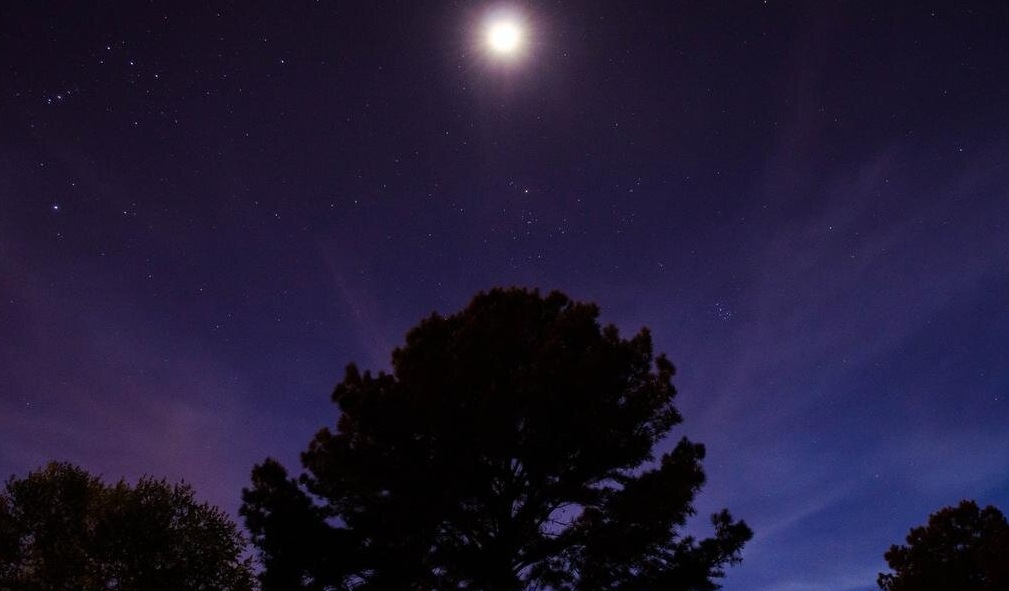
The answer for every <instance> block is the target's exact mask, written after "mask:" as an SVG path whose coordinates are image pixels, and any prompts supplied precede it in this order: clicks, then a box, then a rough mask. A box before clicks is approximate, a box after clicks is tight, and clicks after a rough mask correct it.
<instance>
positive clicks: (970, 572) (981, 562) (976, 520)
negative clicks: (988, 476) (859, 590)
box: [878, 501, 1009, 591]
mask: <svg viewBox="0 0 1009 591" xmlns="http://www.w3.org/2000/svg"><path fill="white" fill-rule="evenodd" d="M885 557H886V561H887V563H888V564H889V565H890V568H891V569H893V571H894V572H893V573H890V574H884V573H880V575H879V579H878V583H879V587H880V588H881V589H883V590H885V591H950V590H956V591H1005V590H1006V589H1009V523H1006V518H1005V516H1003V515H1002V513H1001V512H1000V511H999V510H998V509H996V508H995V507H992V506H988V507H985V508H984V509H980V508H978V506H977V503H975V502H974V501H961V502H960V505H959V506H957V507H946V508H944V509H942V510H940V511H939V512H937V513H934V514H932V515H931V516H930V517H929V519H928V525H926V526H923V527H916V528H914V529H912V530H911V533H909V534H908V535H907V545H906V546H896V545H895V546H891V547H890V550H889V551H887V553H886V555H885Z"/></svg>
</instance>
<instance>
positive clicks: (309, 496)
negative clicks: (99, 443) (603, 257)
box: [242, 289, 751, 591]
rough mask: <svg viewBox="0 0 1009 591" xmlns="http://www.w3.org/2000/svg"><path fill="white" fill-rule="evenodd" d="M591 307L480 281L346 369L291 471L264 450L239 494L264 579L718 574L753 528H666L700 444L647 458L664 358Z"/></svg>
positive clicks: (658, 433)
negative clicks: (321, 423) (388, 367)
mask: <svg viewBox="0 0 1009 591" xmlns="http://www.w3.org/2000/svg"><path fill="white" fill-rule="evenodd" d="M598 314H599V310H598V308H597V307H596V306H595V305H592V304H584V303H577V302H573V301H571V300H570V299H568V298H567V297H566V296H565V295H563V294H560V293H557V292H554V293H551V294H549V295H548V296H546V297H542V296H541V295H540V294H539V293H538V292H536V291H527V290H522V289H508V290H504V289H495V290H492V291H490V292H489V293H481V294H478V295H477V296H476V297H475V298H474V299H473V301H472V302H471V303H470V304H469V306H468V307H467V308H466V309H464V310H463V311H461V312H459V313H457V314H453V315H451V316H440V315H437V314H433V315H431V316H430V317H428V318H427V319H425V320H424V321H423V322H421V323H420V325H419V326H417V327H416V328H414V329H412V330H411V331H409V332H408V333H407V335H406V344H405V345H404V346H403V347H401V348H399V349H396V350H395V351H394V352H393V355H392V363H393V372H392V373H391V374H386V373H382V372H380V373H379V374H378V375H372V374H370V373H368V372H365V373H364V374H363V375H362V374H361V373H360V372H359V371H358V369H357V368H356V367H355V366H353V365H351V366H349V367H348V368H347V371H346V375H345V377H344V379H343V381H342V382H341V383H340V384H339V385H337V387H336V390H335V392H334V393H333V400H334V401H335V402H336V403H337V405H338V406H339V408H340V418H339V422H338V424H337V429H336V431H335V432H334V431H330V430H329V429H323V430H322V431H320V432H319V433H318V434H317V435H316V436H315V439H314V440H313V441H312V442H311V444H310V445H309V448H308V450H307V451H305V452H304V453H303V454H302V463H303V464H304V467H305V472H304V473H303V474H302V475H301V476H300V477H299V478H297V479H292V478H289V477H288V475H287V473H286V472H285V470H284V468H283V467H282V466H281V465H280V464H278V463H277V462H275V461H273V460H267V461H266V462H264V463H263V464H261V465H259V466H256V468H255V469H254V470H253V474H252V487H251V488H249V489H247V490H246V491H244V506H243V508H242V514H243V515H244V516H245V519H246V523H247V525H248V527H249V529H250V531H251V532H252V534H253V541H254V543H255V544H256V545H257V546H258V547H259V549H260V554H261V558H262V560H263V564H264V571H263V573H262V576H261V581H262V583H263V588H264V591H279V590H290V589H312V590H331V589H334V590H345V589H357V590H360V591H366V590H367V591H371V590H389V589H396V590H417V591H421V590H424V591H431V590H446V591H447V590H450V589H451V590H472V591H520V590H525V589H553V590H557V591H590V590H591V591H599V590H613V591H636V590H657V589H663V590H666V591H688V590H697V591H702V590H713V589H717V588H718V587H719V586H718V585H717V584H716V583H715V579H717V578H718V577H720V576H722V575H723V568H724V567H725V566H726V565H729V564H733V563H736V562H738V561H739V560H740V550H741V548H742V547H743V544H744V543H745V542H746V541H747V540H748V539H749V538H750V537H751V532H750V530H749V528H748V527H747V526H746V524H745V523H743V522H741V521H734V520H733V519H732V517H731V516H730V515H729V513H728V512H727V511H722V512H721V513H718V514H716V515H714V516H713V518H712V521H713V523H714V528H715V533H714V536H713V537H711V538H707V539H703V540H700V541H698V540H696V539H694V538H692V537H690V536H685V535H683V534H681V533H680V529H681V526H683V525H684V523H685V521H686V519H687V518H688V517H689V516H690V515H692V514H694V509H693V500H694V497H695V495H696V494H697V492H698V490H699V489H700V488H701V486H702V484H703V483H704V472H703V470H702V468H701V460H702V459H703V458H704V447H703V446H702V445H700V444H696V443H692V442H690V441H688V440H686V439H681V440H680V441H679V443H677V444H676V445H675V446H674V447H673V449H672V450H671V451H669V452H667V453H664V454H662V456H661V458H659V459H658V461H657V462H656V461H653V460H654V457H653V451H654V448H655V446H656V444H658V443H659V442H660V441H662V440H663V439H664V438H665V437H666V436H667V434H668V433H669V431H670V429H671V428H672V427H673V426H674V425H676V424H677V423H679V422H680V421H681V417H680V414H679V412H677V410H676V408H675V407H674V406H673V397H674V395H675V393H676V391H675V389H674V388H673V385H672V383H671V378H672V376H673V371H674V370H673V365H672V364H671V363H670V362H669V361H668V360H667V359H666V358H665V357H664V356H662V355H658V356H655V355H654V354H653V350H652V340H651V337H650V335H649V332H648V331H647V330H646V329H642V330H641V332H639V333H638V334H637V335H636V336H634V337H633V338H631V339H622V338H620V336H619V334H618V332H617V329H616V328H615V327H613V326H606V327H601V326H600V325H599V323H598V322H597V317H598Z"/></svg>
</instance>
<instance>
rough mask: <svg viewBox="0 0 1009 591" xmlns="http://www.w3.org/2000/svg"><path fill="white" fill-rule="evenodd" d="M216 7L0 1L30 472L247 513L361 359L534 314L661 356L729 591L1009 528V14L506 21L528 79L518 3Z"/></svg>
mask: <svg viewBox="0 0 1009 591" xmlns="http://www.w3.org/2000/svg"><path fill="white" fill-rule="evenodd" d="M204 4H205V3H196V2H192V3H179V2H167V1H163V2H145V3H136V2H133V3H122V4H116V3H108V4H102V5H101V6H100V7H98V6H93V5H89V6H86V7H85V6H84V5H79V6H72V5H70V4H62V3H54V2H45V1H30V2H29V1H27V0H26V1H15V2H11V3H10V6H5V7H4V10H3V15H2V17H0V337H2V341H0V474H3V475H5V476H6V475H8V474H12V473H17V474H23V473H24V472H25V471H27V470H29V469H31V468H33V467H37V466H39V465H41V464H43V463H44V462H46V461H48V460H50V459H65V460H71V461H74V462H78V463H80V464H81V465H83V466H84V467H86V468H88V469H90V470H93V471H95V472H98V473H102V474H104V475H105V476H106V477H108V478H118V477H120V476H125V477H127V478H135V477H136V476H138V475H140V474H142V473H153V474H156V475H165V476H168V477H170V478H173V479H180V478H185V479H186V480H188V481H190V482H192V483H193V484H194V485H195V486H196V488H197V490H198V493H199V495H200V496H201V497H202V498H205V499H208V500H210V501H212V502H214V503H217V504H219V505H221V506H222V507H224V508H226V509H227V510H229V511H235V509H236V508H237V505H238V497H239V492H240V489H241V487H242V486H243V485H245V484H246V482H247V480H248V474H249V470H250V469H251V466H252V464H253V463H255V462H257V461H259V460H261V459H262V458H263V457H264V456H266V455H273V456H276V457H279V458H280V459H282V460H283V461H284V462H285V463H287V464H288V465H289V466H291V467H294V466H295V465H296V456H297V453H298V452H299V451H300V450H301V449H303V448H304V446H305V444H306V443H307V441H308V439H309V438H310V437H311V434H312V433H313V432H314V431H315V430H317V429H318V428H319V427H321V426H323V425H324V424H330V423H332V422H333V421H334V419H335V410H334V408H333V407H332V405H331V404H330V403H329V400H328V398H329V393H330V390H331V388H332V386H333V384H334V383H335V382H336V380H337V379H339V377H340V376H341V375H342V368H343V366H344V365H345V364H346V363H347V362H349V361H356V362H358V363H359V364H360V365H361V366H363V367H371V368H383V367H386V366H387V364H388V353H389V351H390V350H391V348H392V347H394V346H395V345H397V344H398V343H399V342H400V339H401V337H402V334H403V333H404V331H405V330H406V329H407V328H409V327H410V326H412V325H413V324H414V323H415V322H416V321H417V320H418V319H419V318H421V317H422V316H424V315H426V314H428V313H429V312H430V311H432V310H438V311H441V312H446V313H448V312H452V311H455V310H456V309H458V308H460V307H461V306H463V305H464V304H465V303H466V302H467V301H468V299H469V298H470V297H471V296H472V294H473V293H474V292H476V291H477V290H480V289H484V288H488V287H491V286H495V285H513V284H514V285H527V286H538V287H540V288H541V289H544V290H549V289H561V290H563V291H566V292H567V293H568V294H570V295H571V296H573V297H575V298H576V299H582V300H594V301H597V302H598V303H599V304H600V305H601V306H602V310H603V318H604V320H606V321H612V322H615V323H617V324H618V325H619V326H621V327H622V328H623V329H624V331H625V333H630V332H632V331H635V330H636V329H637V328H638V327H640V326H642V325H648V326H649V327H651V328H652V330H653V334H654V337H655V340H656V342H657V345H658V347H659V348H660V349H661V350H664V351H666V352H668V353H669V355H670V357H671V359H672V360H673V361H674V362H675V363H676V364H677V366H678V367H679V369H680V373H679V376H678V379H677V381H676V383H677V386H678V387H679V389H680V392H681V394H680V399H679V400H680V408H681V410H682V411H683V413H684V415H685V418H686V421H685V423H684V425H683V426H682V427H681V428H680V429H679V430H678V431H677V432H676V433H675V434H674V435H675V436H676V437H678V436H679V435H680V434H684V433H685V434H687V435H689V436H691V437H693V438H696V439H697V440H699V441H701V442H703V443H705V444H707V446H708V451H709V453H708V460H707V462H706V467H707V469H708V474H709V478H710V482H709V484H708V486H707V487H706V489H705V491H704V493H703V495H702V497H701V499H700V503H699V509H700V510H701V511H702V512H710V511H712V510H714V509H716V508H720V507H723V506H726V507H728V508H729V509H731V510H732V511H733V512H734V513H735V514H736V515H738V516H739V517H742V518H744V519H746V520H747V521H748V522H749V523H750V524H751V525H752V526H753V527H754V529H755V531H756V538H755V539H754V541H753V542H752V543H751V544H750V545H749V546H748V548H747V550H746V552H745V561H744V564H743V565H742V566H741V567H739V568H736V569H733V571H732V572H731V573H730V576H729V577H728V578H727V579H726V585H725V588H726V589H727V590H728V591H807V590H808V591H846V590H850V589H856V588H859V589H866V588H871V587H872V586H873V584H874V581H875V575H876V572H878V571H879V570H881V569H882V568H883V567H884V563H883V559H882V554H883V552H884V550H885V549H886V547H887V546H888V545H889V544H890V543H893V542H897V541H899V540H901V539H902V537H903V536H904V534H905V533H906V531H907V529H908V528H909V527H911V526H912V525H916V524H919V523H922V522H924V520H925V519H926V517H927V516H928V514H929V513H930V512H932V511H934V510H936V509H938V508H939V507H941V506H943V505H946V504H951V503H955V502H956V501H958V500H959V499H961V498H975V499H977V500H978V501H980V502H982V503H995V504H996V505H999V506H1000V507H1001V508H1002V509H1003V510H1009V467H1007V466H1009V464H1007V462H1006V458H1009V345H1007V343H1009V313H1007V307H1009V109H1007V108H1006V105H1009V65H1007V64H1009V43H1006V39H1009V8H1006V7H1005V6H1003V5H1002V4H1001V3H998V2H958V3H950V2H942V3H939V2H936V3H919V2H907V3H901V2H868V1H864V2H862V1H857V2H844V3H835V2H782V1H776V0H769V1H767V2H764V1H763V0H755V1H749V0H747V1H745V2H738V1H737V2H717V1H716V2H700V1H697V2H647V1H641V2H627V3H624V2H603V1H584V2H571V1H565V2H561V1H555V2H541V3H514V4H511V5H510V6H511V7H514V8H515V9H517V10H519V11H521V12H522V13H523V14H524V15H525V16H526V18H527V20H528V23H529V25H530V27H531V28H530V31H529V41H530V42H531V43H532V45H531V46H530V48H529V53H528V55H526V56H524V58H523V59H522V60H521V61H520V62H519V63H515V64H512V65H511V66H503V65H501V64H498V63H493V62H492V61H490V60H489V59H488V58H487V56H486V55H484V54H483V53H482V52H481V51H480V49H479V48H478V47H476V46H475V43H474V36H475V34H476V33H475V31H477V30H478V27H479V20H480V18H481V15H483V14H484V13H485V11H486V10H488V8H489V7H491V6H493V5H492V4H483V3H479V2H423V3H421V2H405V1H404V2H392V1H381V0H369V1H361V2H354V1H351V2H335V1H334V2H328V1H321V2H311V3H309V2H252V3H230V2H229V3H224V2H222V3H217V4H214V5H209V4H208V5H204ZM902 4H903V6H902Z"/></svg>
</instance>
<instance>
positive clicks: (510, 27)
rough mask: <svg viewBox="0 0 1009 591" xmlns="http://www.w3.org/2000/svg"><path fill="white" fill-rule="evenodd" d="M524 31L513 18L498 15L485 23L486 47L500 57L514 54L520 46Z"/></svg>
mask: <svg viewBox="0 0 1009 591" xmlns="http://www.w3.org/2000/svg"><path fill="white" fill-rule="evenodd" d="M523 37H524V31H523V29H522V25H521V23H519V22H518V21H517V20H516V19H514V18H507V17H498V18H495V19H492V20H491V21H490V22H488V23H487V47H488V48H490V50H491V52H492V53H493V54H495V55H498V56H501V57H510V56H514V55H515V54H517V53H518V52H519V50H520V49H521V48H522V41H523Z"/></svg>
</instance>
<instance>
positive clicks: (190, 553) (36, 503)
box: [0, 463, 254, 591]
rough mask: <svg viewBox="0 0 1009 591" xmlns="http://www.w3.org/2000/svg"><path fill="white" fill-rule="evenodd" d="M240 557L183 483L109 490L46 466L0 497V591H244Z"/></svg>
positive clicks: (212, 511)
mask: <svg viewBox="0 0 1009 591" xmlns="http://www.w3.org/2000/svg"><path fill="white" fill-rule="evenodd" d="M243 550H244V542H243V539H242V537H241V535H240V534H239V532H238V529H237V528H236V526H235V524H234V523H232V522H231V521H230V520H229V519H228V518H227V516H226V515H224V514H223V513H222V512H221V511H220V510H218V509H216V508H214V507H211V506H209V505H207V504H201V503H197V502H196V501H195V500H194V498H193V491H192V489H191V488H190V487H189V486H188V485H185V484H176V485H170V484H168V483H167V482H165V481H164V480H155V479H153V478H142V479H141V480H140V481H139V482H137V484H136V486H130V485H129V484H127V483H126V482H124V481H120V482H118V483H117V484H114V485H111V486H110V485H106V484H104V483H103V482H102V481H101V480H100V479H99V478H97V477H95V476H92V475H90V474H88V473H87V472H85V471H84V470H82V469H81V468H78V467H76V466H73V465H70V464H59V463H51V464H49V465H48V466H46V467H45V468H44V469H41V470H38V471H35V472H32V473H30V474H28V476H27V477H25V478H21V479H18V478H13V477H12V478H11V479H10V480H8V481H7V483H6V487H5V490H4V492H3V494H0V591H112V590H124V591H126V590H143V591H162V590H163V591H247V590H249V589H251V588H252V583H253V582H254V578H253V575H252V572H251V569H250V568H249V564H248V560H244V559H243V558H242V553H243Z"/></svg>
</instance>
